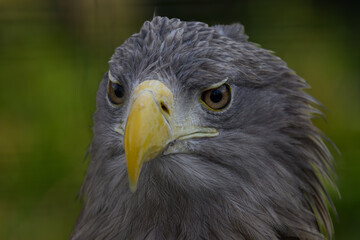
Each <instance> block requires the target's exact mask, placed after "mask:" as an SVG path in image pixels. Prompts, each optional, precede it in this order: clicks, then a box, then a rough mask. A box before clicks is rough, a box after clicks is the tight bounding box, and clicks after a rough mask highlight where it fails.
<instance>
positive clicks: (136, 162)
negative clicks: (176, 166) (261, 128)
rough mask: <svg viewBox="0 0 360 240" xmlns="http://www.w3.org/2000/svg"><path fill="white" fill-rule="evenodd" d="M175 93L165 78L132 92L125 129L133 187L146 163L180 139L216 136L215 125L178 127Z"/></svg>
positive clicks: (125, 144) (126, 151) (135, 185)
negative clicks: (174, 106) (210, 126)
mask: <svg viewBox="0 0 360 240" xmlns="http://www.w3.org/2000/svg"><path fill="white" fill-rule="evenodd" d="M173 111H174V110H173V94H172V92H171V91H170V90H169V88H167V87H166V86H165V85H164V84H163V83H162V82H160V81H158V80H148V81H144V82H142V83H141V84H139V85H138V86H137V87H136V88H135V90H134V93H133V95H132V99H131V107H130V111H129V115H128V118H127V122H126V127H125V132H124V149H125V157H126V164H127V170H128V177H129V184H130V190H131V191H132V192H135V190H136V187H137V181H138V178H139V175H140V171H141V166H142V164H143V163H145V162H147V161H150V160H151V159H154V158H156V157H157V156H159V155H160V154H162V153H163V152H164V150H165V149H166V148H167V146H168V144H169V143H170V142H172V141H174V140H176V139H178V140H183V139H189V138H194V137H214V136H217V135H218V131H217V130H216V129H214V128H204V127H192V126H186V125H185V126H181V128H178V127H174V119H173V118H174V114H173Z"/></svg>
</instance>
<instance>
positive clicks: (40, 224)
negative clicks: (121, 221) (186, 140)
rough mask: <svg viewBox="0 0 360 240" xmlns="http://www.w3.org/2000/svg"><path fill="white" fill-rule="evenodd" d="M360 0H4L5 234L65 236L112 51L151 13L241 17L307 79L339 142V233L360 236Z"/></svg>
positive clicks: (1, 208) (0, 16)
mask: <svg viewBox="0 0 360 240" xmlns="http://www.w3.org/2000/svg"><path fill="white" fill-rule="evenodd" d="M359 10H360V8H359V4H357V3H356V1H353V2H352V1H336V2H335V1H334V2H332V1H321V0H317V1H315V0H313V1H311V0H294V1H288V0H275V1H266V0H265V1H259V0H251V1H250V0H245V1H244V0H242V1H229V0H223V1H215V0H207V1H205V0H203V1H202V0H194V1H190V0H188V1H180V0H152V1H150V0H149V1H146V0H133V1H126V0H101V1H100V0H77V1H73V0H57V1H56V0H55V1H48V0H32V1H26V0H1V1H0V239H37V240H42V239H52V240H57V239H67V238H68V236H69V234H70V232H71V230H72V227H73V225H74V223H75V221H76V216H77V214H78V213H79V210H80V205H81V204H80V201H79V200H76V195H77V192H78V189H79V188H80V185H81V182H82V179H83V177H84V175H85V171H86V167H87V161H86V160H85V153H86V149H87V147H88V145H89V143H90V140H91V136H92V133H91V126H92V120H91V115H92V113H93V111H94V110H95V94H96V90H97V87H98V84H99V81H100V79H101V78H102V75H103V74H104V72H105V71H106V70H107V66H108V65H107V62H108V60H109V58H110V56H111V55H112V53H113V50H114V48H115V47H117V46H119V45H120V44H121V43H122V42H123V41H124V40H125V39H126V38H127V37H129V36H130V35H131V34H133V33H135V32H137V31H138V30H139V28H140V27H141V25H142V23H143V22H144V21H145V20H149V19H151V18H152V16H153V15H154V12H155V14H157V15H166V16H169V17H177V18H181V19H183V20H197V21H204V22H207V23H209V24H219V23H233V22H241V23H242V24H244V25H245V29H246V32H247V34H248V35H249V36H250V40H251V41H253V42H256V43H259V44H261V46H262V47H264V48H267V49H271V50H273V51H274V52H275V54H276V55H278V56H280V57H281V58H283V59H284V60H285V61H286V62H287V63H288V65H289V66H290V67H291V68H292V69H294V70H295V71H296V72H297V73H298V74H299V75H300V76H302V77H303V78H305V79H306V80H307V81H308V82H309V83H310V85H311V86H312V88H311V89H309V90H308V92H309V93H310V94H312V95H313V96H315V98H317V99H318V100H319V101H320V102H322V103H323V104H324V106H325V108H324V109H323V111H324V112H325V114H326V118H327V121H324V120H322V119H316V120H314V121H315V124H316V125H317V126H318V127H320V128H321V129H322V130H323V131H324V132H325V133H326V134H327V135H328V136H329V137H330V138H331V139H332V140H333V142H334V143H335V144H336V145H337V147H338V148H339V150H340V151H341V154H338V153H337V152H336V150H335V149H334V148H332V147H330V149H331V151H332V152H333V154H334V156H335V159H336V162H337V163H336V169H337V172H338V179H337V183H338V187H339V191H340V193H341V197H339V195H338V194H337V192H336V191H331V195H332V196H333V198H334V202H335V205H336V208H337V211H338V218H336V217H334V223H335V232H336V235H335V236H336V239H345V240H358V239H360V47H359V44H360V16H359Z"/></svg>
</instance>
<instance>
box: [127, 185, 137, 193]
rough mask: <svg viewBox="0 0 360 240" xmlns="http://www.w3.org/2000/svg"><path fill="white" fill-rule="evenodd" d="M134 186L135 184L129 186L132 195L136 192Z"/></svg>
mask: <svg viewBox="0 0 360 240" xmlns="http://www.w3.org/2000/svg"><path fill="white" fill-rule="evenodd" d="M136 185H137V184H136V183H135V184H134V183H130V184H129V187H130V191H131V193H134V192H135V191H136V189H137V186H136Z"/></svg>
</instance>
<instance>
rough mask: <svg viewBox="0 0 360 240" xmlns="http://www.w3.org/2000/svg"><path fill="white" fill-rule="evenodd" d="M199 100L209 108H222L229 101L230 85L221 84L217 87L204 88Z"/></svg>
mask: <svg viewBox="0 0 360 240" xmlns="http://www.w3.org/2000/svg"><path fill="white" fill-rule="evenodd" d="M201 100H202V102H203V103H204V104H206V106H207V107H209V108H210V109H211V110H222V109H224V108H226V107H227V106H228V105H229V103H230V100H231V90H230V86H229V85H228V84H223V85H221V86H220V87H218V88H213V89H209V90H206V91H205V92H203V93H202V95H201Z"/></svg>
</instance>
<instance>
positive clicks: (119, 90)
mask: <svg viewBox="0 0 360 240" xmlns="http://www.w3.org/2000/svg"><path fill="white" fill-rule="evenodd" d="M112 87H113V89H114V93H115V96H116V97H118V98H122V97H123V96H124V87H123V86H122V85H120V84H116V83H112Z"/></svg>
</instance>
